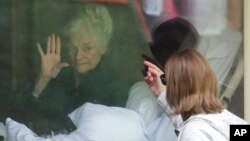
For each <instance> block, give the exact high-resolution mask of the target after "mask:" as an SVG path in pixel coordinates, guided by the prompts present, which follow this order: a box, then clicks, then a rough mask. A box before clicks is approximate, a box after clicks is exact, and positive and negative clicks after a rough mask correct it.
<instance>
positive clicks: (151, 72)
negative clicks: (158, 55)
mask: <svg viewBox="0 0 250 141" xmlns="http://www.w3.org/2000/svg"><path fill="white" fill-rule="evenodd" d="M144 65H146V66H147V67H148V72H147V76H145V77H144V79H145V81H146V82H147V84H148V86H149V88H150V90H151V91H152V93H153V94H154V95H155V96H159V95H160V93H161V92H163V91H165V90H166V86H165V85H163V84H162V82H161V79H160V76H161V75H162V74H163V72H162V71H161V70H160V69H159V68H158V67H157V66H156V65H154V64H152V63H150V62H148V61H144Z"/></svg>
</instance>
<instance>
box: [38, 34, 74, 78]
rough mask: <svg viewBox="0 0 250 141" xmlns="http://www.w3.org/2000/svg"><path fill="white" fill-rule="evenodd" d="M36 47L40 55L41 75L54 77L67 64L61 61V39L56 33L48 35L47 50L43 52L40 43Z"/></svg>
mask: <svg viewBox="0 0 250 141" xmlns="http://www.w3.org/2000/svg"><path fill="white" fill-rule="evenodd" d="M37 48H38V51H39V54H40V56H41V61H42V62H41V65H42V66H41V74H40V75H41V77H48V78H55V77H56V76H57V74H58V73H59V72H60V70H61V69H62V68H64V67H67V66H69V64H68V63H62V62H61V39H60V37H59V36H57V35H54V34H52V35H50V36H49V37H48V40H47V51H46V53H44V52H43V50H42V48H41V45H40V43H37Z"/></svg>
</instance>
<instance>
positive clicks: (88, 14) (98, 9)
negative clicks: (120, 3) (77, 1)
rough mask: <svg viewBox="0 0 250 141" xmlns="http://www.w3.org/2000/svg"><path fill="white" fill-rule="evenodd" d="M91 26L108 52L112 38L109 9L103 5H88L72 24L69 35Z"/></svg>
mask: <svg viewBox="0 0 250 141" xmlns="http://www.w3.org/2000/svg"><path fill="white" fill-rule="evenodd" d="M86 25H88V26H90V27H91V30H93V31H94V33H96V35H95V36H97V37H99V39H100V40H101V41H102V44H103V45H104V50H106V48H107V45H108V43H109V41H110V39H111V36H112V30H113V27H112V19H111V16H110V14H109V11H108V9H107V8H106V7H105V6H103V5H101V4H93V3H91V4H86V5H84V7H83V8H82V9H81V10H80V11H79V13H78V15H77V17H76V19H75V20H73V21H72V22H71V23H70V27H69V33H73V32H77V31H78V30H79V28H81V27H82V26H86Z"/></svg>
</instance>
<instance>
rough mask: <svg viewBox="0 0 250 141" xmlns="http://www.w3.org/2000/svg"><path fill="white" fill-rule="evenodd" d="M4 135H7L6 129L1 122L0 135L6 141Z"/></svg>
mask: <svg viewBox="0 0 250 141" xmlns="http://www.w3.org/2000/svg"><path fill="white" fill-rule="evenodd" d="M6 134H7V133H6V127H5V125H4V124H3V123H2V122H0V135H1V136H3V137H4V138H5V139H6ZM5 139H4V141H5Z"/></svg>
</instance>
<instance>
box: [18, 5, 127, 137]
mask: <svg viewBox="0 0 250 141" xmlns="http://www.w3.org/2000/svg"><path fill="white" fill-rule="evenodd" d="M68 29H69V30H68V32H67V33H68V34H67V35H68V39H69V45H67V51H68V56H69V58H70V61H69V63H68V62H67V63H66V62H63V61H64V60H65V58H64V56H61V39H60V37H59V36H58V35H55V34H52V35H50V36H49V37H48V40H47V48H46V50H45V51H44V50H43V49H42V47H41V45H40V43H38V44H37V47H38V51H39V54H40V57H41V72H40V75H39V76H38V79H37V81H36V83H35V84H34V85H33V86H31V87H30V89H29V90H27V91H26V92H23V94H22V96H21V99H19V101H20V105H21V106H20V107H21V109H22V111H24V115H27V114H28V117H27V118H22V120H23V121H22V120H21V122H23V123H26V125H28V127H30V128H31V129H33V131H35V132H36V133H37V134H38V135H44V134H50V133H51V132H52V131H53V133H54V134H56V132H59V133H65V132H66V133H67V132H70V131H72V130H74V129H75V125H74V124H73V123H72V121H71V120H70V119H69V118H68V116H67V114H68V113H70V112H72V111H73V110H74V109H75V108H77V107H78V106H80V105H82V104H83V103H85V102H92V103H99V104H104V105H113V106H122V105H124V104H125V101H126V99H125V98H122V96H120V95H118V94H119V91H121V90H122V88H121V87H120V86H116V85H117V84H119V85H121V86H122V84H121V83H120V82H118V81H119V79H117V77H114V76H115V75H116V73H115V72H114V71H113V70H112V67H111V65H112V64H109V62H110V61H109V60H108V57H106V56H105V53H106V52H107V49H108V46H109V42H110V39H111V36H112V29H113V27H112V19H111V16H110V13H109V11H108V9H107V8H106V7H105V6H104V5H100V4H86V5H85V6H84V7H83V8H82V9H81V11H79V14H78V15H77V17H76V18H75V20H73V21H72V22H71V23H70V24H69V28H68ZM62 60H63V61H62ZM108 65H109V66H108ZM107 82H112V83H110V84H109V83H107ZM122 100H124V102H122ZM120 104H121V105H120ZM14 119H15V118H14ZM17 121H20V120H17Z"/></svg>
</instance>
